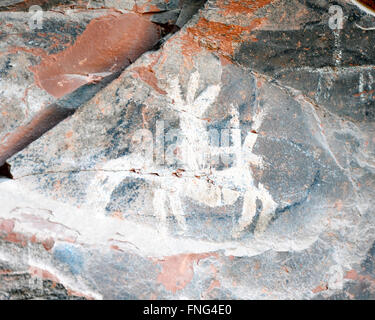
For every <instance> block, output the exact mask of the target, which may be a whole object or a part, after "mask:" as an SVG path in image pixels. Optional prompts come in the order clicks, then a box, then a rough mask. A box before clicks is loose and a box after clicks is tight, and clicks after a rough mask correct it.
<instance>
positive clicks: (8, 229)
mask: <svg viewBox="0 0 375 320" xmlns="http://www.w3.org/2000/svg"><path fill="white" fill-rule="evenodd" d="M99 2H100V1H92V2H90V5H96V4H97V3H99ZM120 2H121V1H117V2H116V5H115V4H110V1H101V2H100V4H98V7H99V6H105V7H106V9H100V10H98V11H96V10H91V11H89V12H87V11H85V10H83V11H80V12H79V13H78V12H77V13H76V14H77V15H76V16H74V21H75V22H74V23H75V24H74V26H75V27H74V28H73V27H72V28H69V27H67V22H65V19H66V18H65V16H64V17H63V18H61V19H62V20H61V21H62V22H61V26H62V28H63V29H58V28H57V27H56V24H55V23H52V24H51V28H52V27H55V28H56V33H59V34H63V35H64V36H66V37H70V36H71V37H73V38H74V37H76V34H78V33H79V34H80V33H82V32H83V30H84V29H85V27H86V26H87V24H88V23H89V21H90V19H92V18H94V16H92V15H96V14H100V15H102V14H108V12H109V11H108V10H112V9H113V8H115V9H116V10H133V11H134V12H138V13H140V12H147V11H148V12H153V11H154V12H158V11H162V13H161V14H166V13H165V12H167V13H168V15H167V18H165V17H164V18H163V17H162V18H160V15H158V14H155V15H154V16H153V17H152V18H151V19H152V20H151V21H154V22H157V19H160V20H159V23H161V22H160V21H161V20H162V19H166V20H167V21H169V23H170V24H171V26H172V24H177V25H178V21H182V20H184V19H185V18H184V15H185V14H186V15H188V16H189V15H190V16H191V13H189V12H190V11H192V12H193V13H194V12H195V11H194V10H196V8H195V5H196V6H197V7H198V4H199V5H201V4H202V3H203V2H202V3H201V2H199V1H196V2H192V3H191V6H190V7H189V9H188V10H187V9H184V8H186V6H187V4H190V2H187V1H185V2H183V3H182V2H181V3H180V2H178V1H166V2H165V3H164V2H163V1H149V2H147V1H144V4H143V6H142V10H145V11H142V10H141V9H140V2H141V1H137V7H136V8H134V7H130V6H128V3H130V2H131V1H123V3H122V2H121V4H120ZM102 3H104V4H103V5H102ZM332 5H335V7H333V9H334V10H332V9H331V8H332ZM57 8H59V10H65V9H64V8H65V7H64V6H63V5H62V4H61V6H57ZM111 8H112V9H111ZM150 8H153V9H150ZM340 8H341V10H340ZM103 10H104V11H103ZM106 10H107V11H106ZM103 12H104V13H103ZM341 12H342V14H343V15H342V16H340V14H341ZM182 13H184V15H182ZM1 14H2V15H3V16H2V18H1V19H4V20H5V19H7V18H8V17H9V16H11V14H10V13H9V12H8V11H7V12H6V13H1ZM22 14H25V13H22ZM51 14H53V15H54V13H51ZM169 14H170V15H169ZM335 15H336V16H335ZM332 16H334V17H336V20H332ZM54 17H55V16H54ZM56 17H57V15H56ZM341 17H342V19H343V20H342V21H343V22H342V25H339V26H338V25H337V23H339V22H340V21H341V20H340V19H341ZM17 19H18V18H17ZM54 19H55V18H54ZM56 19H57V18H56ZM15 21H16V22H14V26H13V27H12V28H17V23H18V22H17V21H19V20H15ZM332 21H333V22H332ZM332 23H333V27H332ZM335 23H336V24H335ZM372 23H373V24H372ZM19 24H20V25H21V24H22V23H21V22H19ZM372 25H375V20H374V18H373V17H372V16H371V15H369V14H366V13H365V12H364V11H362V10H361V9H360V8H359V7H357V6H354V5H353V4H351V3H350V2H349V1H335V2H334V3H333V2H331V1H312V0H311V1H309V0H299V1H297V0H293V1H289V0H288V1H283V0H275V1H272V0H268V1H257V2H255V1H235V0H233V1H232V0H231V1H222V0H210V1H208V2H207V3H206V4H205V5H204V7H203V8H202V9H201V10H199V12H198V13H197V14H195V15H194V16H193V17H192V19H190V20H189V22H188V23H187V24H186V25H185V26H184V27H183V28H182V29H181V30H180V31H178V32H175V33H173V34H172V33H171V34H170V35H169V36H167V37H166V38H165V39H164V40H163V41H162V42H160V43H159V46H158V47H154V49H153V50H151V51H148V52H145V53H144V54H143V55H142V56H141V57H139V58H138V59H137V60H136V61H135V62H133V61H132V62H133V63H131V64H130V65H129V66H128V67H127V68H126V69H125V70H124V71H123V72H122V73H121V75H120V76H119V77H118V78H117V79H115V80H113V81H112V82H111V83H109V84H108V85H107V86H105V87H101V88H100V89H101V90H98V92H97V93H96V95H95V96H94V97H93V98H90V99H86V100H85V101H83V102H81V100H79V97H78V96H76V97H77V98H75V99H76V100H74V99H73V100H74V101H73V100H67V101H69V103H70V104H75V103H76V104H77V107H78V109H77V111H76V112H75V113H74V114H73V115H72V116H71V117H68V118H67V119H65V120H64V121H62V122H60V123H59V124H58V125H56V126H55V127H54V128H53V129H51V130H50V131H48V132H47V133H46V134H44V135H43V136H42V137H40V138H39V139H37V140H36V141H34V142H33V143H31V144H30V145H29V146H28V147H26V148H25V149H23V150H22V151H21V152H19V153H18V154H16V155H15V156H13V157H12V158H10V159H8V163H9V164H10V165H11V174H12V175H13V177H14V179H13V180H9V179H2V180H0V181H1V182H0V198H1V203H2V207H1V209H0V239H1V241H0V245H1V248H0V274H1V275H3V274H4V276H3V277H2V278H0V297H1V298H3V299H12V298H39V297H43V298H51V299H55V298H57V299H78V298H88V299H102V298H104V299H184V298H185V299H373V297H374V289H373V283H374V276H375V270H374V264H373V256H374V254H373V253H374V252H373V251H374V248H373V247H374V243H375V236H374V222H375V221H374V209H373V208H374V204H375V203H374V199H375V197H374V196H375V175H374V174H375V161H374V159H375V158H374V156H375V139H374V134H375V125H374V120H375V118H374V115H375V113H374V111H375V95H374V92H373V91H374V90H373V86H374V84H373V77H374V76H375V74H374V67H375V64H374V63H375V60H374V58H375V57H374V51H373V42H374V40H375V39H373V38H374V34H375V33H374V31H373V30H365V29H369V28H371V26H372ZM335 26H336V27H335ZM337 26H338V27H337ZM10 28H11V27H10ZM20 28H21V27H20ZM51 30H52V29H51ZM73 30H75V31H73ZM174 31H175V29H174ZM9 32H10V33H11V31H9ZM51 32H53V31H51ZM0 37H1V35H0ZM26 37H31V38H30V40H19V38H17V39H18V40H12V41H13V42H7V43H5V40H2V41H4V42H3V43H2V46H3V47H4V52H5V51H7V53H4V54H2V55H0V61H2V62H0V65H3V68H2V69H0V70H3V71H0V72H1V75H2V78H1V82H0V90H2V91H3V92H5V94H4V95H3V96H2V97H1V98H0V99H2V100H0V102H1V104H0V106H1V109H0V112H1V114H2V115H3V117H2V118H1V120H0V121H2V122H3V126H2V129H1V132H0V136H3V135H6V134H7V133H9V132H11V131H12V130H13V129H14V128H15V127H17V126H20V125H22V124H25V123H27V122H28V121H30V119H31V118H32V117H33V114H31V112H30V115H28V116H25V105H29V106H31V107H29V108H34V109H35V112H36V113H37V112H38V110H40V108H41V107H40V106H39V107H38V105H41V103H50V101H56V100H54V99H52V98H51V96H49V95H48V94H47V93H46V92H45V91H44V90H43V89H42V88H40V87H38V86H36V85H35V83H34V82H33V74H32V73H30V71H28V69H27V65H24V64H22V63H21V62H20V61H29V62H28V63H29V65H37V64H38V63H40V61H38V60H37V59H36V60H35V58H32V56H33V54H30V53H29V52H30V50H31V49H30V48H31V45H30V44H29V42H30V41H34V42H35V41H37V39H38V36H37V35H33V34H32V33H30V35H28V36H26ZM20 39H25V36H24V35H23V36H22V37H21V38H20ZM50 39H52V36H48V37H42V38H41V40H40V42H38V43H39V44H38V45H35V46H36V47H38V46H41V45H42V44H43V46H44V47H43V50H45V51H46V54H47V55H51V54H54V53H55V51H54V50H61V51H63V50H64V48H63V47H64V45H63V44H61V46H62V47H61V48H56V47H55V46H53V44H52V42H49V41H51V40H50ZM9 41H10V40H9ZM16 41H21V44H19V46H21V47H22V46H24V48H27V50H18V51H17V52H16V53H9V50H10V49H9V48H12V47H14V42H16ZM27 41H29V42H27ZM9 59H10V60H9ZM33 59H34V60H33ZM7 61H10V62H7ZM10 65H11V66H12V67H9V66H10ZM27 81H28V82H27ZM27 85H29V86H31V87H32V88H33V89H30V90H31V91H30V92H31V93H29V95H28V96H27V97H28V98H27V99H29V100H30V99H31V98H30V97H31V96H30V94H32V95H34V96H35V97H36V100H37V102H38V103H32V101H31V100H30V102H29V104H26V102H25V98H24V97H23V96H22V94H21V93H19V92H18V91H17V90H19V91H20V92H23V91H22V90H25V87H26V86H27ZM34 88H35V89H34ZM32 90H34V91H32ZM82 90H83V89H82ZM84 90H86V89H84ZM15 91H17V92H18V93H15ZM82 92H86V91H82ZM6 99H8V100H7V101H11V103H7V101H6ZM29 100H27V101H29ZM78 102H79V103H78ZM5 106H7V107H5ZM7 108H8V109H7ZM34 114H35V113H34ZM1 270H4V271H3V272H1ZM16 274H17V276H15V275H16ZM6 277H8V278H9V277H13V278H12V280H11V281H7V280H4V279H5V278H6ZM5 284H6V285H5Z"/></svg>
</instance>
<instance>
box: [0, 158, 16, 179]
mask: <svg viewBox="0 0 375 320" xmlns="http://www.w3.org/2000/svg"><path fill="white" fill-rule="evenodd" d="M0 177H6V178H9V179H13V176H12V174H11V172H10V164H8V163H6V162H5V163H4V164H3V165H2V166H1V167H0Z"/></svg>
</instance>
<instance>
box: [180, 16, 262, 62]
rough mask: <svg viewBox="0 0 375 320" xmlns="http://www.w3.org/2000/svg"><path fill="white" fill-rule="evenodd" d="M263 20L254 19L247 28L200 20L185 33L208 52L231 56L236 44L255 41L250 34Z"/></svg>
mask: <svg viewBox="0 0 375 320" xmlns="http://www.w3.org/2000/svg"><path fill="white" fill-rule="evenodd" d="M265 20H266V18H255V19H253V20H252V21H251V22H250V24H249V25H248V26H239V25H233V24H229V25H227V24H224V23H221V22H214V21H208V20H206V19H205V18H200V20H199V21H198V23H197V25H196V26H194V27H191V28H188V29H187V31H188V32H189V33H190V35H191V36H193V38H194V39H195V40H197V41H199V42H200V43H201V45H202V46H204V47H206V48H207V49H208V50H213V51H217V52H218V53H221V54H223V55H224V56H232V55H233V54H234V50H235V48H236V46H237V45H238V44H240V43H242V42H244V41H249V40H251V41H256V38H255V37H254V36H253V35H251V32H252V31H253V30H254V29H255V28H257V27H259V26H260V25H261V24H262V23H263V22H264V21H265ZM202 39H204V41H202Z"/></svg>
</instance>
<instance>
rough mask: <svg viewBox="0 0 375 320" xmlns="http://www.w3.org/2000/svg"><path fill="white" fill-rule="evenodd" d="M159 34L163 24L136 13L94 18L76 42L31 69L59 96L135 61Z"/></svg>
mask: <svg viewBox="0 0 375 320" xmlns="http://www.w3.org/2000/svg"><path fill="white" fill-rule="evenodd" d="M159 38H160V28H159V27H158V26H157V25H155V24H153V23H152V22H150V21H149V20H148V19H146V18H144V17H142V16H141V15H138V14H135V13H127V14H111V15H107V16H103V17H99V18H96V19H93V20H92V21H91V22H90V23H89V24H88V25H87V28H86V30H85V31H84V32H83V33H82V34H81V35H80V36H79V37H78V38H77V40H76V42H75V43H74V44H73V45H72V46H71V47H68V48H67V49H65V50H64V51H62V52H59V53H57V54H54V55H50V56H47V57H44V58H43V59H42V62H41V63H40V64H39V65H37V66H35V67H31V68H30V69H31V70H32V71H33V73H34V75H35V80H36V83H37V84H38V86H40V87H41V88H43V89H44V90H46V91H47V92H48V93H50V94H51V95H53V96H54V97H56V98H60V97H62V96H64V95H66V94H68V93H70V92H72V91H74V90H75V89H77V88H78V87H80V86H82V85H84V84H86V83H90V82H94V81H96V80H100V77H101V76H106V75H108V74H110V73H113V72H116V71H119V70H121V69H122V68H124V67H126V66H128V65H129V64H131V63H132V62H133V61H135V60H136V59H137V58H138V57H139V56H140V55H142V54H143V53H144V52H146V51H147V50H149V49H151V48H152V46H153V45H154V44H155V43H156V42H157V41H158V40H159Z"/></svg>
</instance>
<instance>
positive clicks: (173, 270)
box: [157, 253, 215, 293]
mask: <svg viewBox="0 0 375 320" xmlns="http://www.w3.org/2000/svg"><path fill="white" fill-rule="evenodd" d="M211 256H215V254H213V253H202V254H193V253H191V254H179V255H175V256H170V257H165V258H164V259H163V260H159V261H158V263H159V264H160V265H161V266H162V270H161V272H160V273H159V275H158V278H157V282H158V283H161V284H162V285H163V286H164V287H165V289H167V290H168V291H171V292H173V293H176V292H177V291H178V290H182V289H183V288H185V287H186V285H187V284H188V283H189V282H190V281H191V280H192V279H193V276H194V267H193V266H194V263H199V261H200V260H202V259H206V258H208V257H211Z"/></svg>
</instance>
